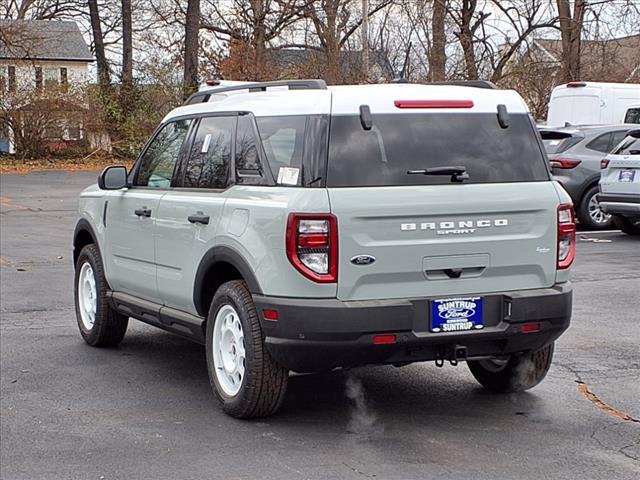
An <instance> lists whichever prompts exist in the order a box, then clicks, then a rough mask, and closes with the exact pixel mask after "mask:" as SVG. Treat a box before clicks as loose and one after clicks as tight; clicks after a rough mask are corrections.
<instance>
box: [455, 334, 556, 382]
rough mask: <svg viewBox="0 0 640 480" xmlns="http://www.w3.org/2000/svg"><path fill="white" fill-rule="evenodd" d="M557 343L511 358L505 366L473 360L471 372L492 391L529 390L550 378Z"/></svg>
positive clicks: (470, 363)
mask: <svg viewBox="0 0 640 480" xmlns="http://www.w3.org/2000/svg"><path fill="white" fill-rule="evenodd" d="M553 345H554V344H553V343H550V344H549V345H547V346H546V347H543V348H541V349H540V350H536V351H529V352H523V353H518V354H513V355H511V356H510V357H509V358H508V360H506V362H505V363H503V364H496V363H495V362H496V361H495V360H470V361H469V362H467V364H468V365H469V370H471V373H472V374H473V376H474V377H475V378H476V380H477V381H478V382H479V383H480V384H481V385H482V386H483V387H484V388H486V389H487V390H490V391H492V392H500V393H509V392H521V391H524V390H529V389H530V388H533V387H535V386H536V385H537V384H539V383H540V382H541V381H542V380H543V379H544V377H546V376H547V372H548V371H549V367H550V366H551V360H552V358H553Z"/></svg>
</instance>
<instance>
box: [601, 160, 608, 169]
mask: <svg viewBox="0 0 640 480" xmlns="http://www.w3.org/2000/svg"><path fill="white" fill-rule="evenodd" d="M608 166H609V159H608V158H603V159H602V160H600V169H601V170H604V169H605V168H607V167H608Z"/></svg>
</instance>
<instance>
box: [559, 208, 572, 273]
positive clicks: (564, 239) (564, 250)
mask: <svg viewBox="0 0 640 480" xmlns="http://www.w3.org/2000/svg"><path fill="white" fill-rule="evenodd" d="M575 256H576V218H575V213H574V211H573V205H571V204H569V203H563V204H562V205H560V206H559V207H558V252H557V268H558V270H563V269H565V268H569V267H570V266H571V264H572V263H573V259H574V258H575Z"/></svg>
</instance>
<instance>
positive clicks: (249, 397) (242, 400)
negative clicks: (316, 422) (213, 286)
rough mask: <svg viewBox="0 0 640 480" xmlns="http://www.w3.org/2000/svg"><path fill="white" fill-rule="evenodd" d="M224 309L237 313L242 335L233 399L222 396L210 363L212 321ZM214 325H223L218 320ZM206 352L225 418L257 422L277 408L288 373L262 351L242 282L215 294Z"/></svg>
mask: <svg viewBox="0 0 640 480" xmlns="http://www.w3.org/2000/svg"><path fill="white" fill-rule="evenodd" d="M226 305H229V306H231V307H233V309H234V310H235V312H236V313H237V316H238V318H239V320H240V323H241V325H242V331H243V335H244V341H243V345H244V353H245V363H244V375H243V376H242V380H241V382H240V387H239V390H238V392H237V393H235V395H229V394H227V393H225V391H224V389H223V387H222V386H221V384H220V382H219V380H218V377H217V375H216V365H215V361H214V348H213V343H214V327H215V322H216V317H217V316H218V312H219V311H220V310H221V309H222V308H223V307H225V306H226ZM218 321H221V322H222V321H223V320H222V316H221V317H220V319H219V320H218ZM206 349H207V370H208V371H209V382H210V383H211V387H212V388H213V391H214V393H215V395H216V397H217V399H218V400H219V401H220V403H221V405H222V409H223V410H224V412H225V413H226V414H228V415H230V416H232V417H235V418H259V417H266V416H269V415H272V414H274V413H275V412H276V411H277V410H278V408H280V405H282V401H283V400H284V396H285V393H286V389H287V381H288V378H289V371H288V370H287V369H285V368H284V367H281V366H280V365H278V364H277V363H276V362H275V361H274V360H273V359H272V358H271V356H270V355H269V352H268V351H267V349H266V348H265V345H264V335H263V334H262V328H261V327H260V320H259V318H258V312H257V311H256V307H255V305H254V303H253V299H252V297H251V293H250V292H249V290H248V289H247V286H246V284H245V283H244V282H243V281H240V280H234V281H231V282H227V283H225V284H223V285H222V286H221V287H220V288H219V289H218V290H217V291H216V293H215V295H214V297H213V301H212V302H211V307H210V308H209V315H208V316H207V335H206ZM234 352H235V349H234Z"/></svg>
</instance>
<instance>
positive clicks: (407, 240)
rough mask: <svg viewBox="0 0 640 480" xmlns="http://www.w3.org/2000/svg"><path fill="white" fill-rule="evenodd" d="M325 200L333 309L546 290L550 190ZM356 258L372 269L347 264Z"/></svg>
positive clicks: (386, 191) (412, 192) (451, 190)
mask: <svg viewBox="0 0 640 480" xmlns="http://www.w3.org/2000/svg"><path fill="white" fill-rule="evenodd" d="M329 198H330V202H331V211H332V213H333V214H334V215H336V217H337V218H338V231H339V245H340V264H339V281H338V298H340V299H341V300H366V299H385V298H410V297H423V296H444V295H446V296H451V295H465V294H476V293H485V292H495V291H505V290H517V289H530V288H543V287H550V286H552V285H553V284H554V281H555V275H556V235H557V232H556V216H557V207H558V196H557V194H556V191H555V189H554V186H553V184H552V182H530V183H525V184H477V185H434V186H404V187H384V188H380V187H377V188H332V189H329ZM361 255H367V256H371V257H374V258H375V261H374V262H373V263H369V264H366V265H358V264H357V260H355V261H352V260H354V259H355V258H356V257H359V256H361ZM457 275H459V277H458V278H456V276H457Z"/></svg>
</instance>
